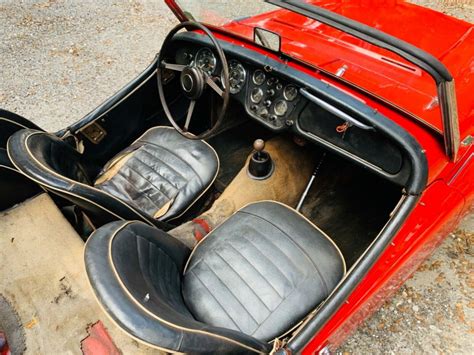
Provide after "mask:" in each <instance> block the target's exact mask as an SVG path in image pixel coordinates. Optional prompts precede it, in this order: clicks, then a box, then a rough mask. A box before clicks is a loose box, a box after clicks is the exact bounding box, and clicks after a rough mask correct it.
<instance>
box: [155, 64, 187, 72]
mask: <svg viewBox="0 0 474 355" xmlns="http://www.w3.org/2000/svg"><path fill="white" fill-rule="evenodd" d="M161 65H162V66H163V68H165V69H169V70H174V71H179V72H182V71H183V70H184V68H186V65H182V64H173V63H167V62H165V61H162V62H161Z"/></svg>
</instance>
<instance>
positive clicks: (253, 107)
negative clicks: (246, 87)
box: [250, 105, 258, 111]
mask: <svg viewBox="0 0 474 355" xmlns="http://www.w3.org/2000/svg"><path fill="white" fill-rule="evenodd" d="M250 109H251V110H252V111H257V109H258V106H257V105H252V106H250Z"/></svg>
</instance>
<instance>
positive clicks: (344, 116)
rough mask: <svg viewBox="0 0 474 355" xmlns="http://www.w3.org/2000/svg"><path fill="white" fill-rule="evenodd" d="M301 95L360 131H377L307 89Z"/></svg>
mask: <svg viewBox="0 0 474 355" xmlns="http://www.w3.org/2000/svg"><path fill="white" fill-rule="evenodd" d="M300 93H301V95H303V96H304V97H306V98H307V99H308V100H310V101H312V102H313V103H315V104H316V105H318V106H321V107H322V108H324V109H325V110H327V111H329V112H331V113H332V114H333V115H336V116H337V117H339V118H341V119H343V120H344V121H346V122H349V123H351V124H352V125H354V126H356V127H358V128H360V129H363V130H366V131H374V130H375V129H374V127H372V126H369V125H366V124H364V123H362V122H360V121H358V120H356V119H355V118H354V117H352V116H350V115H348V114H347V113H345V112H343V111H341V110H339V109H338V108H337V107H334V106H333V105H331V104H329V103H327V102H326V101H323V100H321V99H320V98H319V97H316V96H314V95H312V94H310V93H309V92H308V91H307V90H306V89H300Z"/></svg>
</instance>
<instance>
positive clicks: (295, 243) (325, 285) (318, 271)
mask: <svg viewBox="0 0 474 355" xmlns="http://www.w3.org/2000/svg"><path fill="white" fill-rule="evenodd" d="M241 212H242V213H245V214H247V215H251V216H254V217H256V218H259V219H261V220H263V221H265V222H267V223H269V224H271V225H272V226H274V227H275V228H277V229H278V230H279V231H281V232H282V233H283V234H284V235H286V236H287V237H288V239H289V240H290V241H291V242H292V243H293V244H294V245H295V246H296V247H297V248H298V249H299V250H300V251H301V253H302V254H303V255H304V256H305V257H306V258H307V259H308V260H309V261H310V262H311V264H312V265H313V267H314V269H315V270H316V271H317V273H318V276H319V278H320V279H321V282H322V283H323V285H324V288H325V289H326V293H329V287H328V286H327V284H326V280H324V278H323V276H322V274H321V271H320V270H319V268H318V266H317V265H316V264H315V263H314V261H313V260H312V259H311V258H310V257H309V255H308V254H307V253H306V251H305V250H304V249H303V248H302V247H301V246H300V245H299V244H298V243H297V242H296V241H294V240H293V238H291V236H290V235H289V234H288V233H286V232H285V231H284V230H282V229H281V228H279V227H278V226H277V225H275V224H274V223H272V222H270V221H269V220H267V219H266V218H263V217H261V216H258V215H255V214H253V213H249V212H245V211H241ZM264 237H265V236H264ZM265 239H266V238H265ZM267 240H268V239H267ZM274 245H275V244H274ZM275 246H276V245H275Z"/></svg>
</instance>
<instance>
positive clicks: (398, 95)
mask: <svg viewBox="0 0 474 355" xmlns="http://www.w3.org/2000/svg"><path fill="white" fill-rule="evenodd" d="M312 3H313V4H314V5H317V6H321V7H324V8H325V9H327V10H330V11H333V12H335V13H338V14H340V15H342V16H345V17H347V18H350V19H353V20H355V21H358V22H361V23H363V24H366V25H368V26H371V27H373V28H375V29H378V30H380V31H383V32H385V33H387V34H389V35H392V36H394V37H397V38H399V39H401V40H404V41H406V42H408V43H410V44H412V45H414V46H416V47H418V48H420V49H422V50H424V51H426V52H428V53H430V54H432V55H433V56H435V57H437V58H438V59H439V60H440V61H441V62H443V64H444V65H445V66H446V67H447V68H448V69H449V71H450V72H451V74H452V76H453V78H454V80H455V82H456V94H457V98H458V114H459V123H460V128H461V136H463V131H464V132H465V131H466V130H469V129H470V127H469V126H470V125H469V124H468V122H469V121H470V120H471V119H473V118H474V103H473V100H472V99H471V96H472V94H471V93H472V92H473V91H474V75H473V74H474V45H473V44H474V30H473V26H472V25H471V24H470V23H467V22H465V21H462V20H458V19H455V18H452V17H449V16H447V15H444V14H442V13H439V12H436V11H433V10H430V9H427V8H424V7H421V6H417V5H414V4H410V3H406V2H402V1H390V0H388V1H351V2H346V1H337V2H336V1H329V0H324V1H312ZM368 4H369V5H370V6H368ZM255 27H261V28H265V29H268V30H270V31H274V32H277V33H278V34H279V35H280V36H281V37H282V43H281V50H282V52H284V53H285V54H287V55H289V56H291V57H294V58H296V59H298V60H300V61H303V62H305V63H307V64H309V65H311V66H314V67H317V68H320V69H321V70H323V71H327V72H330V73H332V74H336V72H337V71H338V70H339V69H341V68H344V69H345V72H344V75H343V79H344V80H346V81H348V82H350V83H352V84H354V85H356V86H358V87H360V88H361V89H363V90H365V91H367V92H370V93H371V94H372V95H375V96H378V97H380V98H382V99H383V100H385V101H388V102H390V103H391V104H393V105H395V106H397V107H398V108H400V109H401V110H403V111H406V112H408V113H410V114H412V115H414V116H416V117H417V118H418V120H420V121H422V122H424V123H425V124H426V125H427V126H429V127H431V128H432V129H433V130H435V131H437V132H442V130H443V124H442V118H441V112H440V108H439V105H438V99H437V90H436V84H435V82H434V81H433V79H432V78H431V76H429V75H428V74H427V73H425V72H424V71H422V70H421V69H420V68H418V67H416V66H415V65H413V64H411V63H410V62H408V61H406V60H405V59H403V58H401V57H399V56H397V55H396V54H394V53H392V52H390V51H388V50H385V49H382V48H379V47H376V46H374V45H371V44H369V43H367V42H365V41H363V40H361V39H358V38H356V37H354V36H352V35H349V34H347V33H344V32H342V31H339V30H337V29H334V28H332V27H330V26H327V25H325V24H322V23H320V22H318V21H316V20H312V19H309V18H307V17H305V16H303V15H299V14H296V13H294V12H290V11H287V10H276V11H273V12H268V13H264V14H261V15H258V16H254V17H249V18H245V19H240V20H235V21H233V22H230V23H228V24H226V25H225V26H224V28H226V29H227V30H230V31H232V32H234V33H239V34H241V35H243V36H245V37H249V38H251V37H252V36H253V29H254V28H255Z"/></svg>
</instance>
